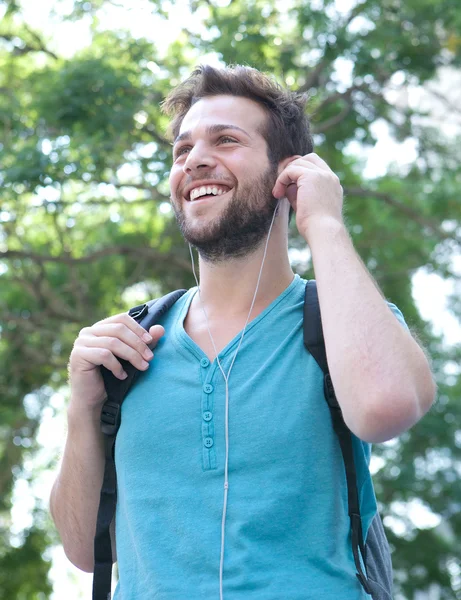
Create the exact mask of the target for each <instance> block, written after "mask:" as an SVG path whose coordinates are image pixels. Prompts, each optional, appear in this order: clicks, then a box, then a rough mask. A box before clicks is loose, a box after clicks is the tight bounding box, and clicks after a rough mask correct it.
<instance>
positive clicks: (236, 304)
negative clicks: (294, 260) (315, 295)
mask: <svg viewBox="0 0 461 600" xmlns="http://www.w3.org/2000/svg"><path fill="white" fill-rule="evenodd" d="M279 217H280V215H279V216H278V217H277V218H276V219H275V222H274V226H273V228H272V232H271V235H270V239H269V243H268V246H267V252H266V258H265V260H264V266H263V270H262V273H261V279H260V283H259V288H258V293H257V297H256V301H255V305H254V312H257V313H259V312H260V311H261V310H263V309H264V308H265V307H266V306H268V305H269V304H270V303H271V302H272V301H273V300H275V298H277V296H279V295H280V294H281V293H282V292H283V291H284V290H285V289H286V288H287V287H288V286H289V285H290V283H291V282H292V280H293V271H292V269H291V266H290V263H289V260H288V239H287V238H288V236H287V228H286V223H285V220H284V219H281V218H279ZM266 240H267V237H266V238H264V239H263V241H262V243H261V244H260V246H259V247H258V248H257V249H256V250H255V251H254V252H252V253H251V254H249V255H247V256H244V257H241V258H236V259H229V260H227V261H222V262H220V263H210V262H207V261H206V260H203V259H202V258H200V259H199V266H200V277H199V282H200V295H201V299H202V302H203V304H204V305H205V307H206V310H207V313H208V314H209V316H210V317H211V318H213V317H214V316H215V317H219V318H223V317H227V318H234V317H239V316H243V315H245V316H246V314H247V313H248V309H249V307H250V306H251V302H252V300H253V296H254V293H255V289H256V284H257V281H258V277H259V273H260V269H261V264H262V261H263V257H264V249H265V246H266ZM194 300H195V301H198V298H197V296H196V297H195V299H194Z"/></svg>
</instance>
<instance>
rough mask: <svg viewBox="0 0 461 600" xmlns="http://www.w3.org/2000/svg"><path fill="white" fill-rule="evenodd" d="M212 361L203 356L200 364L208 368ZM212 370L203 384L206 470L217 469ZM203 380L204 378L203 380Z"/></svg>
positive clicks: (203, 432) (203, 444) (204, 457)
mask: <svg viewBox="0 0 461 600" xmlns="http://www.w3.org/2000/svg"><path fill="white" fill-rule="evenodd" d="M209 364H210V362H209V360H208V359H207V358H202V359H201V361H200V366H201V367H202V368H204V369H205V368H206V367H207V366H209ZM212 375H213V374H212V373H211V372H207V373H206V376H207V377H206V379H205V381H204V383H203V384H202V411H201V420H202V457H203V468H204V470H209V469H216V467H217V461H216V450H215V439H214V437H215V430H214V419H213V392H214V386H213V384H211V383H210V380H211V377H212ZM202 381H203V380H202Z"/></svg>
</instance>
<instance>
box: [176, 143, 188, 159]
mask: <svg viewBox="0 0 461 600" xmlns="http://www.w3.org/2000/svg"><path fill="white" fill-rule="evenodd" d="M189 150H190V146H181V147H180V148H177V149H176V148H175V150H174V159H175V160H176V159H177V158H179V157H180V156H183V154H185V153H186V152H188V151H189Z"/></svg>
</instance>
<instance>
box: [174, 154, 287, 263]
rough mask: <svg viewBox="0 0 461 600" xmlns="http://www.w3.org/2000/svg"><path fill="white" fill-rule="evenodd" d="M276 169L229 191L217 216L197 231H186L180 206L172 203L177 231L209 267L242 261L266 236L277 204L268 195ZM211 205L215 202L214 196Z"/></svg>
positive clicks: (269, 170)
mask: <svg viewBox="0 0 461 600" xmlns="http://www.w3.org/2000/svg"><path fill="white" fill-rule="evenodd" d="M276 179H277V165H270V166H269V168H268V169H267V170H266V171H265V172H264V173H263V174H262V175H260V176H259V178H258V179H256V180H255V181H252V182H251V183H248V184H243V185H242V186H241V187H240V186H238V184H237V185H235V186H234V187H233V190H232V191H233V195H232V198H231V200H230V201H229V203H228V205H227V206H226V208H225V209H224V211H223V212H222V214H221V215H219V217H217V218H216V219H215V220H214V221H213V222H211V223H208V224H207V225H204V226H203V227H202V228H201V229H200V230H198V229H197V228H192V227H190V225H189V223H188V222H187V218H186V215H185V214H184V211H183V209H182V208H181V207H180V206H177V205H176V203H175V202H172V205H173V210H174V213H175V216H176V221H177V223H178V226H179V229H180V230H181V233H182V235H183V237H184V238H185V240H186V241H187V242H189V244H191V245H192V246H194V248H196V249H197V250H198V252H199V254H200V257H201V258H203V259H204V260H206V261H207V262H211V263H219V262H222V261H225V260H229V259H232V258H242V257H244V256H247V255H248V254H251V253H252V252H254V251H255V250H256V249H257V248H259V246H260V245H261V243H262V241H263V240H264V238H265V237H266V235H267V233H268V232H269V228H270V225H271V222H272V217H273V215H274V211H275V209H276V208H277V203H278V200H277V198H274V196H273V195H272V189H273V187H274V184H275V181H276ZM215 202H219V196H216V200H215Z"/></svg>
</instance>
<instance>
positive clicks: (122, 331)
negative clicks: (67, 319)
mask: <svg viewBox="0 0 461 600" xmlns="http://www.w3.org/2000/svg"><path fill="white" fill-rule="evenodd" d="M141 329H142V327H141ZM142 331H143V332H144V333H143V334H142V337H143V339H141V337H139V335H138V333H139V332H138V330H137V331H136V333H135V332H134V331H133V330H132V329H130V328H129V327H128V326H127V325H125V323H105V322H100V323H96V324H95V325H93V327H89V328H86V329H82V331H81V332H80V335H82V336H95V337H97V338H101V337H113V338H117V339H119V340H121V341H122V342H124V343H125V344H127V345H128V346H131V347H132V348H134V349H135V350H137V351H138V352H139V353H140V354H144V352H145V351H146V350H147V349H148V346H147V341H146V340H147V338H146V339H144V334H145V333H147V332H146V330H145V329H142ZM148 335H149V339H150V340H151V341H152V340H153V338H152V336H151V335H150V334H148Z"/></svg>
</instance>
